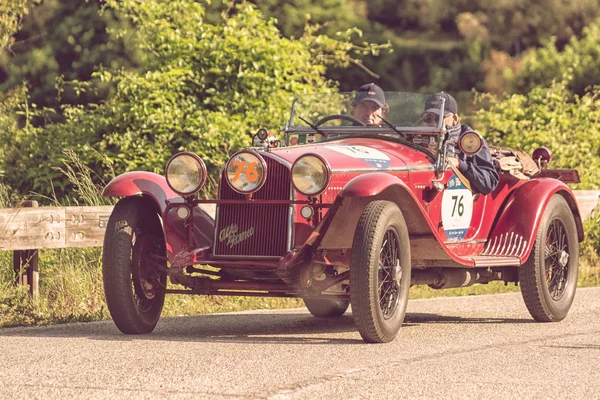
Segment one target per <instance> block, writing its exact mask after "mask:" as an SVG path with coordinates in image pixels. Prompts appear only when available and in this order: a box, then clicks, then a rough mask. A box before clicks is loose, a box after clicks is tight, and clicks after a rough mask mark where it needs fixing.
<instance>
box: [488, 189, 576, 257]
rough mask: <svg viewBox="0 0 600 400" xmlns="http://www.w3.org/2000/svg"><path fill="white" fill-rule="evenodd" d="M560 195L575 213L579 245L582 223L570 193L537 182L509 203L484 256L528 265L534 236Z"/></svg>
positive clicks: (493, 232) (493, 230)
mask: <svg viewBox="0 0 600 400" xmlns="http://www.w3.org/2000/svg"><path fill="white" fill-rule="evenodd" d="M555 194H559V195H561V196H563V197H564V198H565V200H566V201H567V203H568V204H569V207H570V208H571V210H572V212H573V217H574V218H575V224H576V225H577V236H578V239H579V241H580V242H581V241H582V240H583V235H584V233H583V223H582V220H581V215H580V213H579V208H578V206H577V201H576V200H575V196H574V195H573V192H572V191H571V189H570V188H569V187H568V186H567V185H566V184H564V183H563V182H561V181H558V180H556V179H550V178H549V179H544V178H543V179H536V180H532V181H529V182H527V183H525V184H524V185H522V186H520V187H519V188H518V189H517V190H515V191H514V193H513V194H512V195H511V196H510V198H509V199H508V200H507V201H506V203H505V205H504V208H503V210H502V211H501V212H500V213H499V216H498V218H497V220H496V222H495V224H494V226H493V228H492V231H491V233H490V236H489V240H488V241H487V243H486V246H485V248H484V251H483V254H484V255H498V256H518V257H520V259H521V263H523V262H525V261H526V260H527V258H528V257H529V254H530V253H531V250H532V249H533V244H534V242H535V236H536V234H537V230H538V228H539V226H540V222H541V220H542V216H543V214H544V210H545V209H546V205H547V204H548V202H549V201H550V198H552V196H554V195H555Z"/></svg>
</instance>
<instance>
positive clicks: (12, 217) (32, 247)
mask: <svg viewBox="0 0 600 400" xmlns="http://www.w3.org/2000/svg"><path fill="white" fill-rule="evenodd" d="M574 193H575V197H576V198H577V202H578V203H579V209H580V212H581V216H582V218H586V217H587V216H589V214H590V213H591V212H592V210H593V209H594V208H595V207H596V206H597V205H598V204H599V196H600V190H576V191H574ZM211 206H212V205H206V207H205V208H206V211H207V212H208V213H209V214H212V215H214V212H215V209H214V206H212V207H211ZM112 209H113V206H100V207H37V202H35V201H33V202H25V203H23V204H22V205H21V207H18V208H8V209H0V250H12V251H13V252H14V256H13V263H14V264H13V265H14V269H15V274H16V281H17V283H21V284H26V285H29V286H30V292H31V293H32V294H33V295H35V294H36V293H37V287H38V279H39V278H38V272H37V271H38V249H57V248H70V247H99V246H102V243H103V241H104V233H105V231H106V223H107V222H108V218H109V217H110V214H111V212H112Z"/></svg>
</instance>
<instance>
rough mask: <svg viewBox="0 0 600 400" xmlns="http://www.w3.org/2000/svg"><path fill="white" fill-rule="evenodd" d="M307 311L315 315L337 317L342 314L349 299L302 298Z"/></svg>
mask: <svg viewBox="0 0 600 400" xmlns="http://www.w3.org/2000/svg"><path fill="white" fill-rule="evenodd" d="M303 300H304V304H305V305H306V308H308V311H310V313H311V314H312V315H314V316H315V317H320V318H326V317H339V316H341V315H344V313H345V312H346V310H347V309H348V306H349V305H350V300H341V299H340V300H338V299H335V300H332V299H303Z"/></svg>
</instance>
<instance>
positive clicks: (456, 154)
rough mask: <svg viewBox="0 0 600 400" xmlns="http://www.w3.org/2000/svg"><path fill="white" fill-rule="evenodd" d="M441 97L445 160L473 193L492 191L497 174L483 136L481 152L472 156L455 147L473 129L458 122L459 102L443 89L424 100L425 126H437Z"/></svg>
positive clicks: (496, 184) (495, 184) (496, 181)
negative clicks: (462, 176)
mask: <svg viewBox="0 0 600 400" xmlns="http://www.w3.org/2000/svg"><path fill="white" fill-rule="evenodd" d="M442 99H444V100H445V102H444V125H445V126H446V130H447V131H448V140H447V142H446V143H447V158H446V161H447V162H448V164H450V166H451V167H452V168H453V169H454V170H458V171H459V172H460V173H462V174H463V175H464V176H465V177H466V178H467V179H468V181H469V183H470V184H471V187H472V190H473V192H474V193H481V194H488V193H490V192H492V191H493V190H494V189H495V188H496V186H498V179H499V177H498V172H497V171H496V168H495V167H494V164H493V162H492V156H491V154H490V148H489V147H488V144H487V143H486V141H485V139H484V140H483V147H482V149H481V151H479V153H477V154H475V155H474V156H467V155H466V154H464V153H462V152H461V151H460V149H459V147H458V140H459V138H460V137H461V136H462V135H464V134H465V133H467V132H472V131H473V129H472V128H471V127H469V126H467V125H462V124H461V123H460V118H459V116H458V105H457V104H456V100H455V99H454V97H452V96H451V95H449V94H448V93H445V92H440V93H437V94H434V95H432V96H430V97H429V98H428V99H427V101H426V102H425V112H424V113H423V115H422V119H423V122H424V123H425V124H426V125H428V126H437V125H438V123H439V118H440V110H441V103H442Z"/></svg>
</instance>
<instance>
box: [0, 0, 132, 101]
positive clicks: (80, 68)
mask: <svg viewBox="0 0 600 400" xmlns="http://www.w3.org/2000/svg"><path fill="white" fill-rule="evenodd" d="M11 1H15V0H11ZM2 4H4V2H2ZM100 6H101V0H86V1H70V0H53V1H44V2H41V4H39V5H35V6H32V7H30V9H29V10H28V11H29V12H28V15H26V16H25V17H24V18H23V28H22V29H21V30H20V31H19V32H18V34H17V35H16V41H15V43H14V45H13V46H12V48H11V50H10V52H8V51H5V52H4V54H1V55H0V90H2V91H6V90H8V89H12V88H15V87H17V86H20V85H21V84H23V82H27V83H28V86H29V89H30V94H29V95H30V99H31V101H32V102H33V103H35V104H37V105H38V106H40V107H53V108H58V106H59V105H60V104H85V103H90V102H92V103H93V102H98V101H100V100H102V99H105V98H106V97H107V96H108V95H109V93H111V90H112V88H111V86H110V85H108V84H106V83H100V82H99V81H97V80H96V81H94V82H93V83H94V85H93V86H90V87H88V88H86V90H85V91H83V92H82V91H81V90H80V91H79V93H78V92H77V88H76V87H72V85H69V84H67V85H64V86H63V87H62V88H61V93H59V96H58V97H57V91H56V88H55V83H56V81H57V79H58V80H62V81H67V82H71V81H80V82H91V81H92V73H93V72H94V71H95V70H96V68H98V67H99V66H101V65H102V66H104V67H105V68H110V69H119V68H122V67H126V68H134V67H135V66H136V65H137V62H138V59H137V58H138V57H137V52H136V51H135V47H134V46H133V36H134V35H133V32H131V33H129V34H125V35H122V36H118V35H117V34H116V32H117V31H122V30H123V29H124V28H127V26H128V24H129V23H128V21H127V20H125V19H123V18H121V17H120V16H119V15H118V13H116V12H115V10H112V9H109V10H105V11H104V12H102V13H100V12H99V11H100ZM1 7H2V6H0V8H1ZM0 14H1V12H0Z"/></svg>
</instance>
